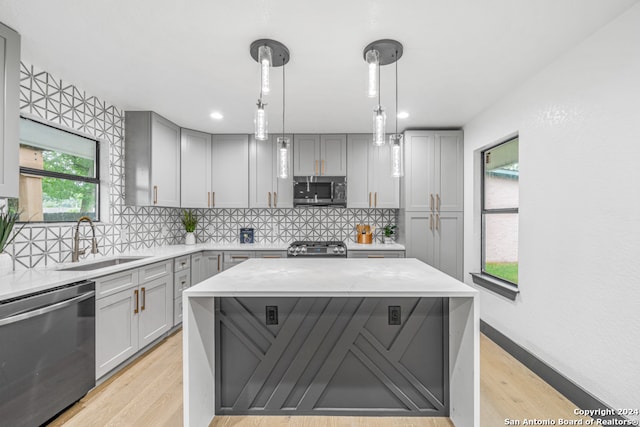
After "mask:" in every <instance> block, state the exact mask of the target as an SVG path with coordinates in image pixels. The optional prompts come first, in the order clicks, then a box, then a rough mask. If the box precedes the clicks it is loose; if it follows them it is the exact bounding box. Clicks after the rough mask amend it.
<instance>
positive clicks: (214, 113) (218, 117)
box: [211, 111, 224, 120]
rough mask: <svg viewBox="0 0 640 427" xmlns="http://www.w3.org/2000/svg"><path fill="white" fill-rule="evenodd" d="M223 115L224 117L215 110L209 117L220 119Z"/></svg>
mask: <svg viewBox="0 0 640 427" xmlns="http://www.w3.org/2000/svg"><path fill="white" fill-rule="evenodd" d="M223 117H224V116H223V115H222V114H220V113H218V112H217V111H216V112H213V113H211V118H212V119H216V120H222V118H223Z"/></svg>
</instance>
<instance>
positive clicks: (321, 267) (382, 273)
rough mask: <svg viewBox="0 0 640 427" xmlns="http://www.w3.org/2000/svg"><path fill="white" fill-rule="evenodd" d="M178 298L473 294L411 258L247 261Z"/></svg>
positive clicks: (458, 295)
mask: <svg viewBox="0 0 640 427" xmlns="http://www.w3.org/2000/svg"><path fill="white" fill-rule="evenodd" d="M183 295H184V296H185V297H212V296H257V297H260V296H293V297H297V296H374V297H375V296H377V297H391V296H394V297H398V296H405V297H409V296H433V297H448V296H457V297H474V296H476V295H478V291H476V290H475V289H474V288H472V287H470V286H468V285H465V284H464V283H462V282H460V281H458V280H456V279H454V278H452V277H451V276H448V275H446V274H444V273H442V272H441V271H439V270H437V269H435V268H433V267H431V266H429V265H427V264H425V263H423V262H421V261H419V260H417V259H414V258H389V259H375V260H372V259H361V258H340V259H333V258H322V259H312V260H309V259H292V258H281V259H250V260H248V261H245V262H243V263H242V264H239V265H237V266H235V267H233V268H231V269H229V270H226V271H223V272H222V273H219V274H217V275H216V276H214V277H211V278H209V279H207V280H205V281H203V282H201V283H199V284H197V285H195V286H192V287H191V288H189V289H188V290H186V291H184V292H183Z"/></svg>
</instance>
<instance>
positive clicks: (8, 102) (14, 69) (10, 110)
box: [0, 23, 20, 197]
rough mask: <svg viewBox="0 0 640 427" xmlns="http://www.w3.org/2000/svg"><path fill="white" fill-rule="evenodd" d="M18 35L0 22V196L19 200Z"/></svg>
mask: <svg viewBox="0 0 640 427" xmlns="http://www.w3.org/2000/svg"><path fill="white" fill-rule="evenodd" d="M19 90H20V35H19V34H18V33H17V32H15V31H13V30H12V29H11V28H9V27H7V26H5V25H3V24H2V23H0V197H18V150H19V146H20V142H19V131H18V126H19V125H18V120H19V116H20V106H19V103H18V100H19Z"/></svg>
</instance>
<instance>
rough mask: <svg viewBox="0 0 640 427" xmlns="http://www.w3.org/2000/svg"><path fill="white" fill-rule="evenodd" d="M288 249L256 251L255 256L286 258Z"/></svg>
mask: <svg viewBox="0 0 640 427" xmlns="http://www.w3.org/2000/svg"><path fill="white" fill-rule="evenodd" d="M286 257H287V251H255V253H254V258H267V259H269V258H272V259H273V258H286Z"/></svg>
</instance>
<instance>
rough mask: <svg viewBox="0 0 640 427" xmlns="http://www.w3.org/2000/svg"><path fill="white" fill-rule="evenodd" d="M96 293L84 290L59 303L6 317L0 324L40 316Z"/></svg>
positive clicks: (8, 323)
mask: <svg viewBox="0 0 640 427" xmlns="http://www.w3.org/2000/svg"><path fill="white" fill-rule="evenodd" d="M95 294H96V292H95V291H90V292H86V293H84V294H82V295H78V296H77V297H73V298H70V299H66V300H64V301H60V302H59V303H56V304H53V305H49V306H46V307H42V308H38V309H36V310H32V311H27V312H26V313H20V314H16V315H15V316H11V317H7V318H6V319H1V320H0V326H4V325H10V324H12V323H15V322H19V321H21V320H26V319H31V318H32V317H36V316H40V315H43V314H47V313H51V312H52V311H56V310H60V309H62V308H65V307H69V306H70V305H73V304H74V303H77V302H80V301H84V300H86V299H89V298H91V297H92V296H94V295H95Z"/></svg>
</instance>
